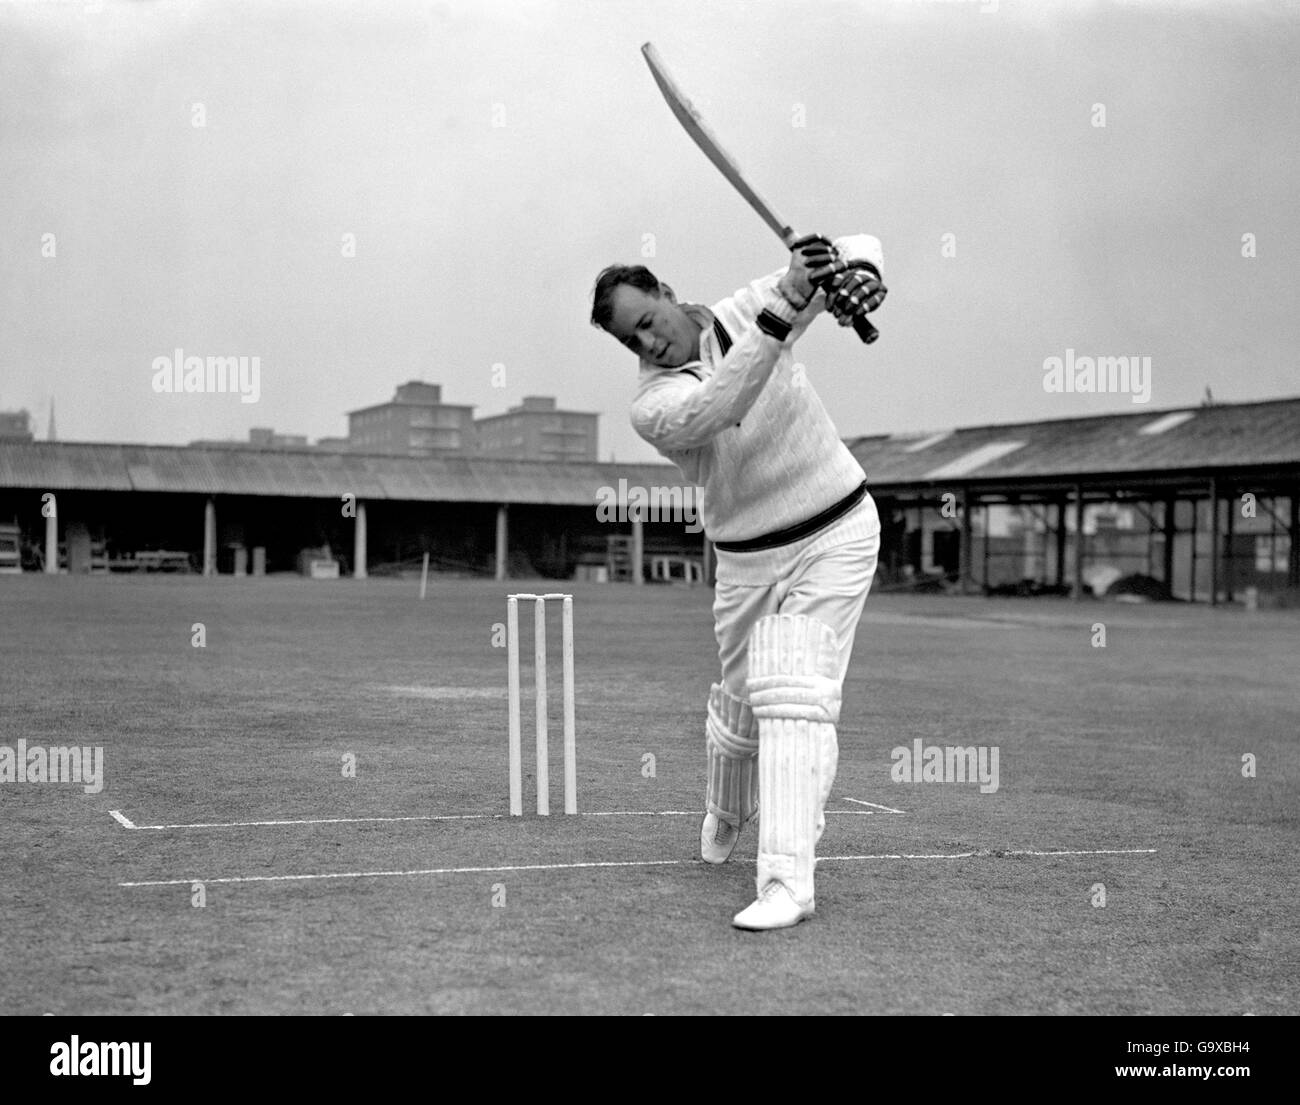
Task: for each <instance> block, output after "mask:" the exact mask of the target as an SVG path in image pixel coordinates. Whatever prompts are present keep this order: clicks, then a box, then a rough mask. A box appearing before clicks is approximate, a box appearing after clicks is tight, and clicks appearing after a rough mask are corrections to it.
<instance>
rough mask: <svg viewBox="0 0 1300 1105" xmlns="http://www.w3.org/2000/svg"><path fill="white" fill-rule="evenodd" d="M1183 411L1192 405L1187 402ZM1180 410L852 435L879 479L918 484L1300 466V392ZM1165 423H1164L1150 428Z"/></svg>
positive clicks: (855, 450) (874, 479) (878, 481)
mask: <svg viewBox="0 0 1300 1105" xmlns="http://www.w3.org/2000/svg"><path fill="white" fill-rule="evenodd" d="M1184 410H1185V409H1184ZM1177 413H1180V412H1179V411H1150V410H1145V409H1144V410H1142V411H1140V412H1135V413H1133V414H1127V413H1126V414H1112V415H1098V416H1095V417H1091V418H1072V419H1061V420H1053V421H1046V422H1026V423H1016V424H1005V423H1004V424H1000V425H992V426H970V427H966V428H963V429H957V430H954V431H952V432H951V433H949V434H948V435H947V436H939V435H930V436H929V437H927V438H924V439H922V440H924V441H925V442H926V447H925V448H924V449H920V448H918V445H919V443H918V442H917V441H916V440H915V439H907V438H897V437H892V438H891V437H863V438H856V439H849V440H848V441H847V442H846V444H848V446H849V448H850V449H851V450H852V452H853V455H854V456H855V457H857V458H858V461H859V462H860V463H861V464H862V467H863V468H864V469H866V472H867V478H868V479H869V480H870V482H871V483H872V484H873V485H897V484H919V483H927V482H930V481H933V480H934V479H935V478H936V474H937V473H939V472H943V473H944V477H943V478H945V479H949V480H954V479H956V480H960V481H962V482H984V481H990V480H1017V479H1052V478H1057V477H1063V478H1068V477H1074V476H1082V475H1090V474H1104V473H1108V472H1115V473H1118V472H1151V473H1175V472H1194V471H1201V470H1207V469H1221V470H1223V469H1232V468H1250V467H1260V466H1273V465H1291V466H1295V465H1300V399H1277V400H1272V401H1269V402H1264V403H1234V404H1219V405H1216V406H1212V407H1199V408H1195V409H1194V410H1193V412H1192V414H1193V417H1190V418H1187V419H1174V418H1172V417H1170V416H1171V415H1174V414H1177ZM1158 421H1161V422H1166V421H1167V426H1166V428H1164V429H1163V432H1161V433H1157V434H1150V433H1144V432H1143V430H1144V428H1145V427H1147V426H1150V425H1152V424H1154V423H1156V422H1158ZM1010 441H1016V442H1021V443H1023V444H1022V445H1021V447H1020V448H1018V449H1015V450H1013V451H1011V452H1009V453H1007V454H1006V455H1004V456H992V457H991V459H989V460H987V461H985V462H984V463H982V464H980V465H979V466H978V467H975V468H972V469H970V470H969V471H966V472H961V473H957V472H955V471H954V470H953V469H952V467H951V466H953V465H956V464H958V463H959V462H961V461H962V460H963V459H964V458H970V457H972V456H979V455H981V454H980V450H989V451H990V453H992V452H993V451H994V450H993V446H995V445H996V444H997V443H999V442H1010Z"/></svg>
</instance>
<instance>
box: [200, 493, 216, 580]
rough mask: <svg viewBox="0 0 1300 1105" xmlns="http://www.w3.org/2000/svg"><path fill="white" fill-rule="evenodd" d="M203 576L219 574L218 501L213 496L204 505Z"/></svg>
mask: <svg viewBox="0 0 1300 1105" xmlns="http://www.w3.org/2000/svg"><path fill="white" fill-rule="evenodd" d="M203 574H204V575H205V576H214V575H216V574H217V501H216V499H215V498H213V497H212V496H211V495H209V496H208V498H207V501H206V502H205V503H204V504H203Z"/></svg>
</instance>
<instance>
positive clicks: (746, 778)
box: [705, 683, 759, 828]
mask: <svg viewBox="0 0 1300 1105" xmlns="http://www.w3.org/2000/svg"><path fill="white" fill-rule="evenodd" d="M705 749H706V751H707V752H708V758H709V773H708V790H707V792H706V795H705V808H706V809H707V810H708V812H709V813H711V814H714V815H715V816H717V817H719V818H721V819H722V820H723V821H726V822H727V823H728V824H731V825H734V826H736V827H737V828H739V827H740V826H741V825H743V824H745V822H747V821H749V820H750V818H752V817H753V816H754V814H755V813H757V812H758V793H759V782H758V733H757V731H756V729H755V726H754V715H753V712H752V711H751V710H750V706H749V703H748V702H746V701H745V700H744V699H741V698H736V697H735V696H734V695H732V694H729V693H728V692H727V691H726V689H725V688H724V687H723V686H722V685H721V684H720V683H714V684H713V686H712V687H710V688H709V714H708V720H707V721H706V722H705Z"/></svg>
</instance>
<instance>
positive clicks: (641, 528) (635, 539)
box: [631, 512, 645, 587]
mask: <svg viewBox="0 0 1300 1105" xmlns="http://www.w3.org/2000/svg"><path fill="white" fill-rule="evenodd" d="M638 513H639V512H638ZM644 561H645V523H644V522H642V521H641V519H640V518H639V517H636V518H633V519H632V564H631V568H632V582H633V583H634V584H636V585H637V586H638V587H639V586H640V585H641V584H642V583H643V582H645V581H644V580H643V579H642V574H643V564H644Z"/></svg>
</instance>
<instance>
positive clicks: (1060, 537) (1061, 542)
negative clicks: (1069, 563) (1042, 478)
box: [1056, 499, 1065, 587]
mask: <svg viewBox="0 0 1300 1105" xmlns="http://www.w3.org/2000/svg"><path fill="white" fill-rule="evenodd" d="M1064 584H1065V500H1064V499H1062V500H1061V501H1060V502H1058V503H1057V504H1056V586H1058V587H1061V586H1063V585H1064Z"/></svg>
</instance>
